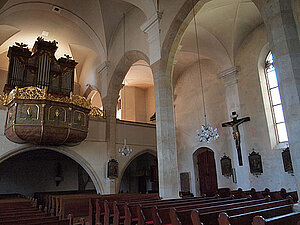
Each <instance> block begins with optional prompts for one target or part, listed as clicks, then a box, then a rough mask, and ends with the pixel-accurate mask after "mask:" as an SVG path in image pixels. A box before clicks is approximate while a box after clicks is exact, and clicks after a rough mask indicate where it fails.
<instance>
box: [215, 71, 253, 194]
mask: <svg viewBox="0 0 300 225" xmlns="http://www.w3.org/2000/svg"><path fill="white" fill-rule="evenodd" d="M238 72H239V67H232V68H230V69H227V70H224V71H223V72H221V73H219V74H218V77H219V78H220V79H222V80H223V81H224V87H225V93H226V105H227V115H228V121H230V120H232V118H231V114H232V112H236V113H237V114H238V115H239V117H240V118H242V117H244V116H246V115H242V114H241V105H240V98H239V91H238V76H237V75H238ZM223 129H230V139H231V143H232V156H233V167H234V168H235V170H236V177H237V184H236V187H237V188H238V187H240V188H243V189H244V190H249V189H250V181H249V163H248V154H247V148H246V143H245V134H244V129H243V124H241V125H240V126H239V132H240V134H241V150H242V158H243V166H239V163H238V157H237V150H236V147H235V141H234V139H233V136H232V128H229V127H228V128H223Z"/></svg>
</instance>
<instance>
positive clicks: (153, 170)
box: [119, 152, 158, 193]
mask: <svg viewBox="0 0 300 225" xmlns="http://www.w3.org/2000/svg"><path fill="white" fill-rule="evenodd" d="M119 192H120V193H157V192H158V170H157V158H156V157H155V156H154V155H152V154H150V153H148V152H146V153H144V154H142V155H139V156H137V157H136V158H135V159H134V160H133V161H131V163H130V164H129V165H128V167H127V168H126V170H125V172H124V173H123V176H122V180H121V183H120V188H119Z"/></svg>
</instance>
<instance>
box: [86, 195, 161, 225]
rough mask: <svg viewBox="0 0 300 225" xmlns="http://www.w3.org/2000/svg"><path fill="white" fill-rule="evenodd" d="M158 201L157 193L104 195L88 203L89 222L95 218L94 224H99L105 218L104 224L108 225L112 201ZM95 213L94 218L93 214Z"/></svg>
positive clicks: (111, 211)
mask: <svg viewBox="0 0 300 225" xmlns="http://www.w3.org/2000/svg"><path fill="white" fill-rule="evenodd" d="M155 200H159V196H158V194H157V193H151V194H113V195H104V196H99V197H96V198H92V199H91V200H90V201H89V203H90V205H89V221H93V220H92V218H93V217H95V223H96V224H100V219H101V218H102V217H105V218H104V219H105V221H104V223H105V224H108V221H109V218H110V217H111V218H112V217H113V215H114V214H113V210H114V208H113V201H121V202H132V201H137V202H142V201H149V202H151V201H155ZM105 204H106V205H105ZM94 213H95V216H93V214H94Z"/></svg>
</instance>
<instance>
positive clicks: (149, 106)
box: [146, 86, 155, 122]
mask: <svg viewBox="0 0 300 225" xmlns="http://www.w3.org/2000/svg"><path fill="white" fill-rule="evenodd" d="M154 94H155V93H154V86H153V87H148V88H147V90H146V122H150V117H151V116H152V115H153V114H154V113H155V95H154Z"/></svg>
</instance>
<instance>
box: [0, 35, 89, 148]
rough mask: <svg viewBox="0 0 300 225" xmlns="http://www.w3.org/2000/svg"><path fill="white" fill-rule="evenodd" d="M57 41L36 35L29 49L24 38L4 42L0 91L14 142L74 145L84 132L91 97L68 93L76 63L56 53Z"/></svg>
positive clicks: (7, 134) (0, 99)
mask: <svg viewBox="0 0 300 225" xmlns="http://www.w3.org/2000/svg"><path fill="white" fill-rule="evenodd" d="M56 50H57V42H56V41H53V42H49V41H45V40H44V39H43V38H40V37H39V38H38V39H37V41H36V42H35V44H34V47H33V49H32V52H31V51H30V50H29V49H28V48H27V46H26V45H24V44H23V43H21V44H19V43H16V45H14V46H12V47H10V48H9V51H8V57H9V71H8V78H7V83H6V85H5V87H4V93H5V94H4V95H3V96H1V98H0V101H1V103H2V104H3V105H5V106H7V118H6V123H5V135H6V137H7V138H8V139H9V140H11V141H13V142H15V143H32V144H39V145H62V144H66V145H74V144H79V143H80V142H81V141H83V140H84V139H85V138H86V136H87V133H88V124H89V113H90V111H91V109H92V107H91V103H90V101H88V100H87V99H86V98H84V97H82V96H79V95H74V94H73V93H72V91H73V86H74V69H75V66H76V65H77V63H76V62H75V61H74V60H72V59H71V57H69V56H66V57H62V58H60V59H58V60H57V59H56V58H55V52H56Z"/></svg>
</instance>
